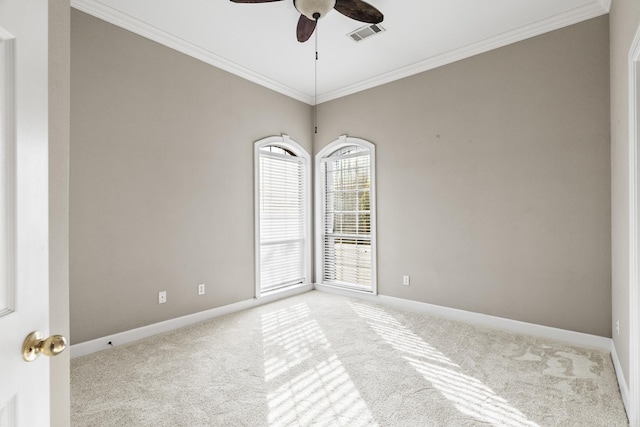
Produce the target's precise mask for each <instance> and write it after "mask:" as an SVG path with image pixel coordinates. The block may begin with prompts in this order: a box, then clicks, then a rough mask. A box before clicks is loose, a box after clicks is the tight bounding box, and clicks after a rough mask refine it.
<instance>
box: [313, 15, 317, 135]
mask: <svg viewBox="0 0 640 427" xmlns="http://www.w3.org/2000/svg"><path fill="white" fill-rule="evenodd" d="M317 23H318V20H317V19H316V24H317ZM315 42H316V61H315V63H314V64H315V68H314V85H315V86H314V90H313V125H314V133H316V134H317V133H318V26H317V25H316V34H315Z"/></svg>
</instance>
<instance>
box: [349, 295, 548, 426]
mask: <svg viewBox="0 0 640 427" xmlns="http://www.w3.org/2000/svg"><path fill="white" fill-rule="evenodd" d="M348 304H349V305H350V306H351V308H352V309H353V311H354V312H355V313H356V314H357V315H358V316H360V317H361V318H363V319H364V320H365V321H366V322H367V324H369V326H371V328H373V330H374V331H375V332H376V333H377V334H378V335H379V336H380V337H381V338H382V339H384V340H385V341H386V342H387V343H389V344H390V345H391V347H393V348H394V349H395V350H397V351H399V352H401V353H403V358H404V360H406V361H407V362H408V363H409V364H410V365H411V366H412V367H413V368H414V369H415V370H416V371H417V372H419V373H420V374H421V375H422V376H423V377H424V378H425V379H426V380H427V381H429V382H430V383H431V384H433V386H434V387H435V388H436V389H437V390H438V391H439V392H440V393H442V395H443V396H444V397H445V398H446V399H447V400H449V401H451V402H452V403H453V404H454V405H455V407H456V408H457V409H458V410H459V411H460V412H461V413H463V414H466V415H469V416H471V417H473V418H475V419H477V420H480V421H483V422H487V423H491V424H492V425H497V426H513V427H522V426H530V427H533V426H538V424H536V423H534V422H532V421H529V420H528V419H527V418H526V416H525V415H524V414H523V413H522V412H520V411H518V410H517V409H516V408H514V407H512V406H511V405H509V403H508V402H507V401H506V400H505V399H504V398H502V397H500V396H498V395H497V394H496V393H495V392H494V391H493V390H491V388H489V387H487V386H486V385H485V384H483V383H482V382H481V381H479V380H478V379H476V378H473V377H471V376H469V375H466V374H464V373H462V372H461V369H460V367H459V366H458V365H457V364H455V363H454V362H452V361H451V360H450V359H449V358H447V357H446V356H445V355H444V354H442V353H441V352H439V351H438V350H436V349H435V348H433V347H432V346H430V345H429V344H427V343H426V342H424V340H422V338H420V337H419V336H418V335H416V334H415V333H414V332H413V331H411V330H410V329H408V328H407V327H405V326H404V325H402V324H401V323H400V322H399V321H398V320H396V319H395V318H394V317H393V316H391V315H389V314H388V313H387V312H386V311H384V310H383V309H381V308H377V307H371V306H368V305H365V304H360V303H355V302H349V303H348Z"/></svg>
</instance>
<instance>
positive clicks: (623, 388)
mask: <svg viewBox="0 0 640 427" xmlns="http://www.w3.org/2000/svg"><path fill="white" fill-rule="evenodd" d="M610 351H611V361H612V362H613V367H614V369H615V371H616V377H617V378H618V387H620V394H621V395H622V403H624V408H625V409H626V411H627V416H628V418H629V419H631V398H630V396H631V395H630V394H629V386H628V385H627V380H626V379H625V378H624V372H623V370H622V365H620V359H618V352H617V351H616V346H615V344H614V342H613V340H611V349H610ZM631 425H632V426H633V425H634V424H633V422H631Z"/></svg>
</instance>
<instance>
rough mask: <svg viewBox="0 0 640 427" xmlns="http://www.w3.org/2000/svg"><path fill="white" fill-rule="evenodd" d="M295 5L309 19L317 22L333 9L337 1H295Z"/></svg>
mask: <svg viewBox="0 0 640 427" xmlns="http://www.w3.org/2000/svg"><path fill="white" fill-rule="evenodd" d="M293 5H294V6H295V7H296V9H298V12H300V13H301V14H303V15H304V16H306V17H307V18H308V19H311V20H313V21H317V20H318V19H320V18H323V17H324V16H325V15H326V14H327V13H329V11H331V9H333V7H334V6H335V5H336V0H294V2H293Z"/></svg>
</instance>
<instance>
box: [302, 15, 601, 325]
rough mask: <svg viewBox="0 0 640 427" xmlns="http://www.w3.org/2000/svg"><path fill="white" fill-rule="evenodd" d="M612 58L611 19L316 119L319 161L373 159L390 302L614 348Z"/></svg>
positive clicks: (387, 89)
mask: <svg viewBox="0 0 640 427" xmlns="http://www.w3.org/2000/svg"><path fill="white" fill-rule="evenodd" d="M608 49H609V46H608V17H607V16H603V17H600V18H596V19H593V20H590V21H587V22H583V23H580V24H577V25H574V26H571V27H568V28H565V29H561V30H558V31H555V32H552V33H548V34H545V35H542V36H539V37H535V38H533V39H529V40H526V41H523V42H520V43H516V44H513V45H510V46H507V47H504V48H501V49H498V50H494V51H491V52H488V53H486V54H482V55H479V56H475V57H472V58H469V59H467V60H464V61H460V62H457V63H454V64H450V65H447V66H444V67H441V68H438V69H435V70H431V71H428V72H425V73H422V74H419V75H416V76H413V77H410V78H406V79H403V80H400V81H396V82H393V83H390V84H387V85H384V86H381V87H378V88H374V89H371V90H368V91H365V92H361V93H358V94H355V95H351V96H348V97H345V98H342V99H338V100H335V101H332V102H328V103H325V104H322V105H321V106H320V108H319V111H318V122H319V123H318V126H319V134H318V136H317V138H316V139H315V143H314V149H315V151H316V152H318V151H319V150H320V149H321V148H322V147H323V146H324V145H326V144H327V143H329V142H331V141H332V140H334V139H335V138H337V137H338V136H339V135H341V134H348V135H350V136H357V137H362V138H365V139H367V140H370V141H371V142H373V143H375V144H376V155H377V185H378V189H377V197H378V199H377V200H378V223H377V230H378V289H379V293H380V294H384V295H389V296H394V297H399V298H407V299H411V300H416V301H423V302H428V303H433V304H438V305H443V306H447V307H454V308H459V309H464V310H469V311H473V312H480V313H485V314H490V315H496V316H501V317H506V318H510V319H517V320H522V321H527V322H533V323H537V324H541V325H547V326H553V327H558V328H564V329H568V330H573V331H579V332H586V333H591V334H596V335H601V336H607V337H610V336H611V261H610V253H611V252H610V249H611V240H610V239H611V234H610V153H609V147H610V138H609V127H610V126H609V65H608V64H609V56H608ZM403 274H408V275H410V276H411V286H409V287H405V286H403V285H402V275H403Z"/></svg>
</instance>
